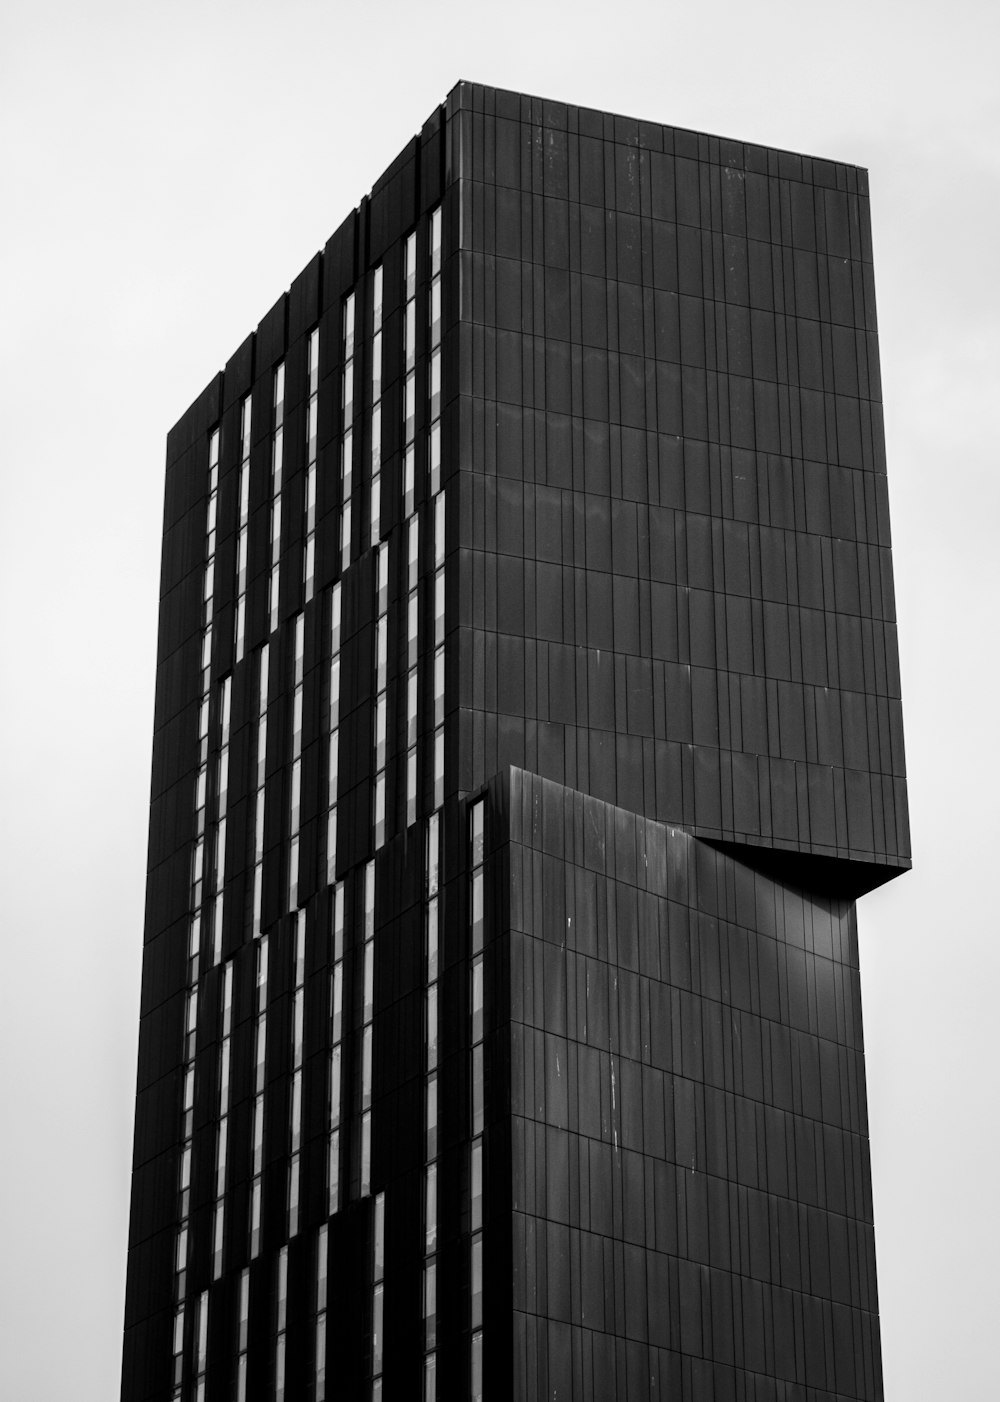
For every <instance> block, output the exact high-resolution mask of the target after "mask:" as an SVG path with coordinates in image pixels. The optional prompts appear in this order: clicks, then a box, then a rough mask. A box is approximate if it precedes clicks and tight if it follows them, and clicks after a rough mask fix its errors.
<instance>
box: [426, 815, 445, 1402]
mask: <svg viewBox="0 0 1000 1402" xmlns="http://www.w3.org/2000/svg"><path fill="white" fill-rule="evenodd" d="M425 869H426V910H425V923H424V931H425V937H424V975H425V981H426V992H425V995H424V997H425V1003H424V1024H425V1051H424V1072H425V1083H424V1160H425V1169H424V1286H423V1306H424V1396H425V1399H427V1400H428V1402H432V1400H433V1398H434V1395H435V1389H436V1386H437V1354H436V1349H437V1242H438V1163H437V1159H438V1070H437V1064H438V1050H437V1037H438V926H439V911H438V903H439V900H440V890H439V887H440V870H441V818H440V814H438V813H432V814H431V816H430V818H429V819H428V820H427V846H426V862H425Z"/></svg>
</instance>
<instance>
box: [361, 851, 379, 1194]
mask: <svg viewBox="0 0 1000 1402" xmlns="http://www.w3.org/2000/svg"><path fill="white" fill-rule="evenodd" d="M361 993H362V1002H361V1008H362V1011H361V1017H362V1026H361V1068H360V1070H361V1074H360V1077H359V1103H360V1108H361V1142H360V1147H359V1154H358V1160H359V1162H358V1191H359V1193H360V1195H361V1196H362V1197H366V1196H367V1195H368V1194H369V1193H370V1192H371V1142H372V1109H371V1101H372V1079H371V1078H372V1034H373V1031H374V1016H375V863H374V862H373V861H372V862H369V863H368V864H367V866H366V867H365V872H364V942H363V944H362V953H361Z"/></svg>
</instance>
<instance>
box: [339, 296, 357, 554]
mask: <svg viewBox="0 0 1000 1402" xmlns="http://www.w3.org/2000/svg"><path fill="white" fill-rule="evenodd" d="M354 313H355V297H354V293H353V292H352V293H351V295H350V296H349V297H348V298H347V300H346V301H345V302H344V317H343V350H344V368H343V372H342V376H341V395H340V407H341V414H342V420H343V430H342V437H341V440H340V565H341V569H345V570H346V569H347V566H348V565H349V564H350V563H351V498H352V494H353V491H354Z"/></svg>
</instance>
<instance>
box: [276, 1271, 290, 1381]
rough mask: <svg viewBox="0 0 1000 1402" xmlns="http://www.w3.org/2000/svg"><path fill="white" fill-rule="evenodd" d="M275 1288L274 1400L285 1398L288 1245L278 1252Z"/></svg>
mask: <svg viewBox="0 0 1000 1402" xmlns="http://www.w3.org/2000/svg"><path fill="white" fill-rule="evenodd" d="M276 1285H277V1288H276V1290H275V1302H274V1304H275V1308H274V1314H275V1320H274V1325H275V1328H274V1402H284V1398H285V1345H286V1342H287V1337H288V1334H287V1330H288V1247H287V1246H283V1247H282V1248H281V1250H280V1251H279V1252H278V1279H277V1282H276Z"/></svg>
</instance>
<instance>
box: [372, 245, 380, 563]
mask: <svg viewBox="0 0 1000 1402" xmlns="http://www.w3.org/2000/svg"><path fill="white" fill-rule="evenodd" d="M371 455H372V456H371V544H372V545H377V544H378V542H379V538H380V536H381V534H382V267H381V265H379V267H377V268H376V269H375V270H374V272H373V273H372V413H371Z"/></svg>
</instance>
